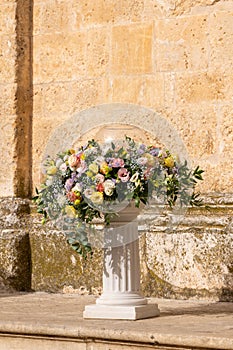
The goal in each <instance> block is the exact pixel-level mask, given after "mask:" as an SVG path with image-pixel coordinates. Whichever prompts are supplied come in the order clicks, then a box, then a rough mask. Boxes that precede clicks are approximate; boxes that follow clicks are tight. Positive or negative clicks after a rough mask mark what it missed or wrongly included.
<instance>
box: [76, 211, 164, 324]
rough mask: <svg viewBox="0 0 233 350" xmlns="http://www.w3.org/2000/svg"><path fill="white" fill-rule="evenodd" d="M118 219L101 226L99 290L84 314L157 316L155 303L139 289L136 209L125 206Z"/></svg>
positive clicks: (138, 317)
mask: <svg viewBox="0 0 233 350" xmlns="http://www.w3.org/2000/svg"><path fill="white" fill-rule="evenodd" d="M136 209H137V208H136ZM120 214H121V215H120V217H119V220H116V221H115V222H114V223H112V225H111V227H110V228H106V229H105V247H104V268H103V294H102V295H101V296H100V298H98V299H97V300H96V304H95V305H87V306H86V307H85V311H84V313H83V317H84V318H104V319H122V320H138V319H141V318H148V317H154V316H159V309H158V305H157V304H148V303H147V299H146V298H144V297H143V296H142V295H141V293H140V259H139V239H138V225H137V222H136V221H134V217H136V214H137V210H136V213H135V207H132V206H129V207H127V208H126V210H124V211H123V212H121V213H120Z"/></svg>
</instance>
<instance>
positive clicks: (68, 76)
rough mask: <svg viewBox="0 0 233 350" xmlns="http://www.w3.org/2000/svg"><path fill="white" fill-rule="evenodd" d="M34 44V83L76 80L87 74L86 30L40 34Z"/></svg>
mask: <svg viewBox="0 0 233 350" xmlns="http://www.w3.org/2000/svg"><path fill="white" fill-rule="evenodd" d="M77 43H78V48H77ZM33 46H34V83H48V82H52V81H63V80H74V79H79V78H80V76H84V75H85V73H86V56H85V55H86V33H85V32H76V33H75V35H72V34H70V33H69V34H66V35H65V34H63V33H61V34H51V35H44V36H43V35H38V36H35V38H34V40H33Z"/></svg>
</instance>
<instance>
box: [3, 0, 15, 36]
mask: <svg viewBox="0 0 233 350" xmlns="http://www.w3.org/2000/svg"><path fill="white" fill-rule="evenodd" d="M15 9H16V4H15V2H13V1H12V3H5V4H4V3H3V4H1V5H0V23H1V28H0V35H1V34H4V35H7V34H8V35H9V34H14V33H15V26H16V20H15ZM3 29H4V30H3Z"/></svg>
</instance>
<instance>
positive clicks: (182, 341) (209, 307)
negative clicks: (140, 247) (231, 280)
mask: <svg viewBox="0 0 233 350" xmlns="http://www.w3.org/2000/svg"><path fill="white" fill-rule="evenodd" d="M95 300H96V299H95V297H93V296H80V295H77V294H48V293H31V294H26V293H24V294H23V293H18V294H2V295H0V310H1V311H0V349H1V350H42V349H43V350H139V349H142V350H147V349H148V350H149V349H160V350H168V349H173V350H181V349H183V350H186V349H187V350H188V349H189V350H190V349H193V350H194V349H196V350H198V349H199V350H201V349H203V350H207V349H216V350H223V349H225V350H233V316H232V315H233V303H220V302H218V303H214V302H212V303H210V302H206V301H194V300H193V301H191V300H189V301H181V300H165V299H151V300H149V303H152V304H153V303H158V305H159V308H160V311H161V316H160V317H155V318H150V319H144V320H138V321H125V320H111V321H109V320H91V319H90V320H85V319H83V310H84V307H85V305H89V304H93V303H95Z"/></svg>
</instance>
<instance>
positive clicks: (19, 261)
mask: <svg viewBox="0 0 233 350" xmlns="http://www.w3.org/2000/svg"><path fill="white" fill-rule="evenodd" d="M30 258H31V257H30V245H29V236H28V232H25V231H23V230H14V229H5V230H2V231H1V232H0V279H1V281H0V288H1V285H3V286H4V288H5V289H10V290H18V291H24V290H30V287H31V259H30Z"/></svg>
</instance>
